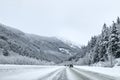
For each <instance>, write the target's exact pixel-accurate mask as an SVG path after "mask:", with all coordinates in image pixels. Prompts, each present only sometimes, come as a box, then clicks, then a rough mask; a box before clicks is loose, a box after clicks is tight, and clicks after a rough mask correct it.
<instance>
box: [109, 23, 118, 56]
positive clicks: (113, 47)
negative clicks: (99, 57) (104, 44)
mask: <svg viewBox="0 0 120 80" xmlns="http://www.w3.org/2000/svg"><path fill="white" fill-rule="evenodd" d="M118 43H119V38H118V30H117V27H116V24H115V23H113V26H112V30H111V34H110V38H109V49H108V50H109V53H110V54H111V56H114V57H115V58H117V57H118V53H119V52H118V51H119V45H118Z"/></svg>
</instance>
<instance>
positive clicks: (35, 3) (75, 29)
mask: <svg viewBox="0 0 120 80" xmlns="http://www.w3.org/2000/svg"><path fill="white" fill-rule="evenodd" d="M117 16H120V0H0V23H3V24H5V25H8V26H11V27H15V28H17V29H20V30H22V31H23V32H27V33H32V34H38V35H41V36H57V37H60V38H64V39H67V40H70V41H73V42H74V43H77V44H87V42H88V41H89V40H90V37H91V36H94V35H98V34H99V33H100V32H101V29H102V25H103V24H104V22H106V23H107V24H108V25H110V24H112V21H113V20H115V19H116V17H117Z"/></svg>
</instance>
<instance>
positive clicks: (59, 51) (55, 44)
mask: <svg viewBox="0 0 120 80" xmlns="http://www.w3.org/2000/svg"><path fill="white" fill-rule="evenodd" d="M0 50H1V52H2V53H1V55H2V54H3V52H5V51H6V52H8V53H9V51H13V52H14V53H16V54H19V55H22V56H27V57H31V58H35V59H39V60H46V61H52V62H55V63H59V62H62V61H64V60H68V59H69V58H70V57H71V56H74V55H75V54H78V53H79V48H78V47H74V48H73V47H71V46H69V45H68V44H66V43H65V42H63V41H61V40H59V39H57V38H54V37H42V36H38V35H33V34H26V33H24V32H22V31H19V30H17V29H14V28H11V27H8V26H5V25H3V24H0ZM9 55H11V54H9ZM13 56H14V55H13Z"/></svg>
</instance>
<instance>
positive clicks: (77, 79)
mask: <svg viewBox="0 0 120 80" xmlns="http://www.w3.org/2000/svg"><path fill="white" fill-rule="evenodd" d="M67 77H68V80H92V79H90V78H88V77H86V76H85V75H83V74H81V73H79V72H77V71H75V70H73V69H72V68H67Z"/></svg>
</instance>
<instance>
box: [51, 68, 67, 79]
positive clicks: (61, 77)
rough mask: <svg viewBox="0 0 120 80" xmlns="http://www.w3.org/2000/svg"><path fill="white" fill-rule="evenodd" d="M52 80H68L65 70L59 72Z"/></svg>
mask: <svg viewBox="0 0 120 80" xmlns="http://www.w3.org/2000/svg"><path fill="white" fill-rule="evenodd" d="M52 80H68V79H67V76H66V68H64V69H63V70H62V71H61V72H59V73H58V74H57V75H56V77H54V78H53V79H52Z"/></svg>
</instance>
